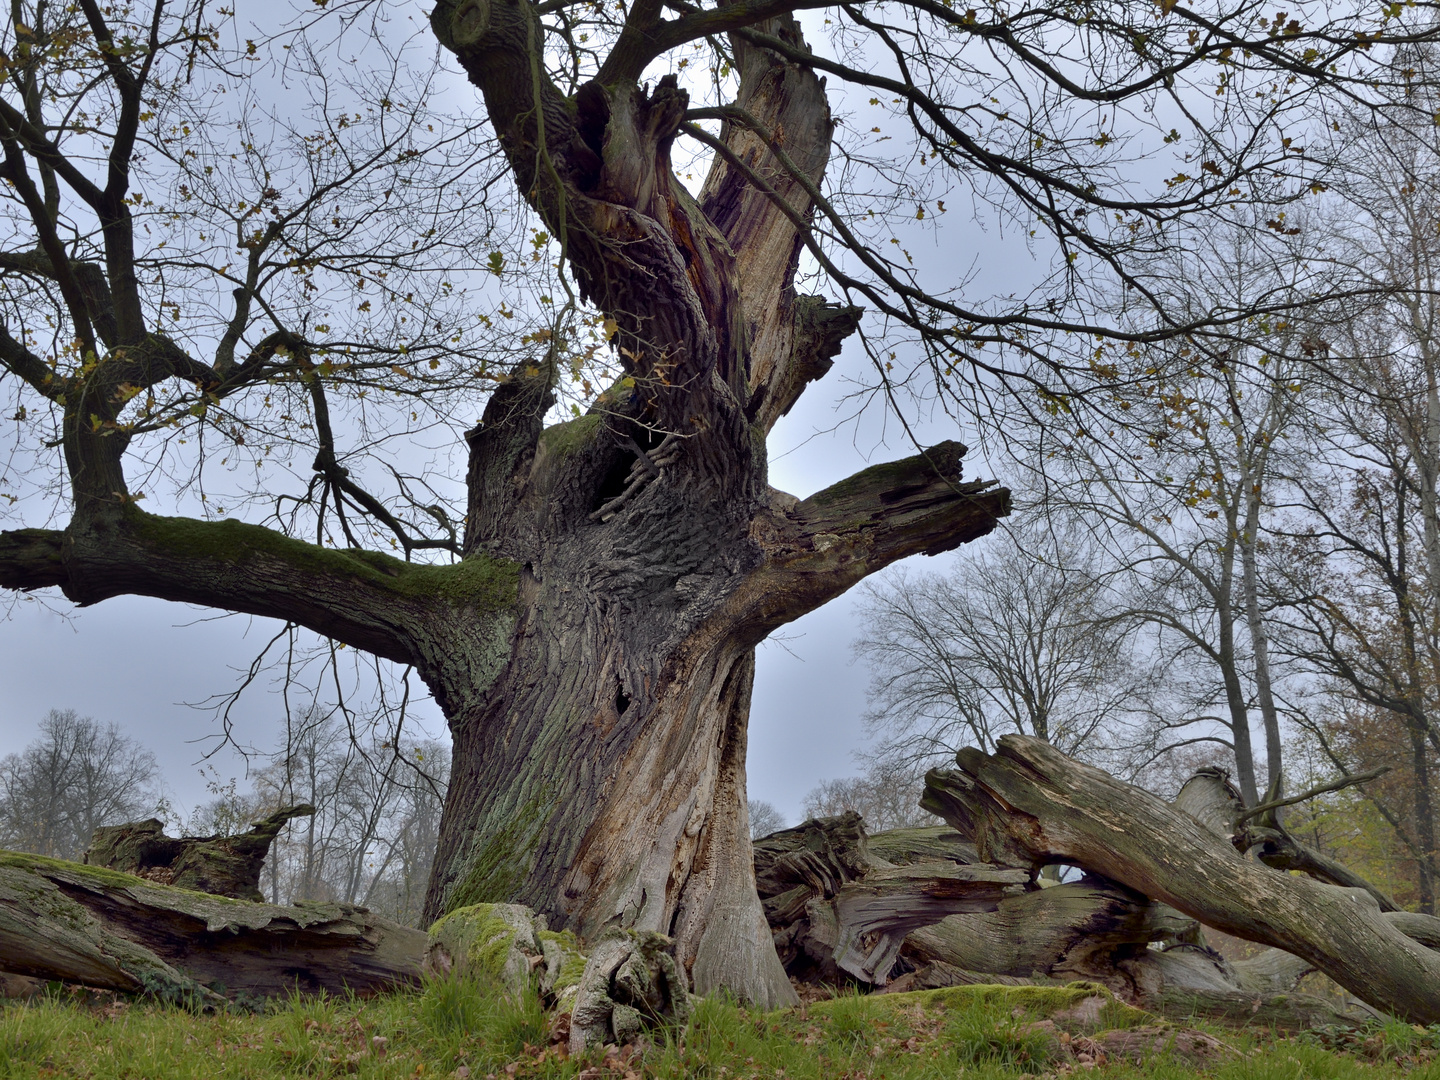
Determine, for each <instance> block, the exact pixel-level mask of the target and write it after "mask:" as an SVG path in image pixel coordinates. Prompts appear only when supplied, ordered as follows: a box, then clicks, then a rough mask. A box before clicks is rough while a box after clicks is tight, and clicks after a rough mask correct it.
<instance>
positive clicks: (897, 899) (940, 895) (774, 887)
mask: <svg viewBox="0 0 1440 1080" xmlns="http://www.w3.org/2000/svg"><path fill="white" fill-rule="evenodd" d="M914 831H915V832H924V830H914ZM892 845H893V842H892ZM918 846H919V847H920V848H921V851H922V852H924V855H925V857H923V858H917V859H907V860H906V861H904V862H902V863H901V864H900V865H896V864H895V863H892V862H890V861H889V860H888V859H884V858H881V857H880V856H879V855H878V854H877V853H876V852H875V850H873V849H872V848H871V846H870V843H869V837H868V836H867V835H866V833H865V827H864V823H863V822H862V820H861V818H860V815H859V814H856V813H854V812H853V811H852V812H850V813H847V814H843V815H841V816H840V817H835V818H826V819H822V820H811V821H807V822H805V823H804V824H803V825H799V826H797V827H796V828H793V829H784V830H782V831H780V832H778V833H773V834H771V835H770V836H767V837H765V838H764V839H762V840H758V841H756V842H755V877H756V884H757V888H758V890H759V893H760V899H761V906H762V908H763V909H764V911H765V917H766V919H767V921H768V922H769V923H770V926H771V928H772V931H773V932H774V935H775V942H776V948H777V950H778V951H779V954H780V959H781V962H782V963H783V964H784V965H785V968H786V971H787V972H788V973H791V974H800V975H804V974H806V973H807V969H808V970H810V971H816V972H818V973H819V974H820V976H821V977H822V978H825V979H834V978H835V977H836V974H837V973H838V972H840V971H843V972H846V973H848V974H850V975H852V976H854V977H855V978H858V979H860V980H861V981H863V982H867V983H873V984H875V985H877V986H883V985H884V984H885V983H886V982H887V981H888V980H889V978H890V973H891V971H892V969H893V968H894V966H895V961H896V959H897V958H898V957H899V954H900V949H901V946H902V944H903V943H904V940H905V935H906V934H907V933H909V932H910V931H911V930H913V929H915V928H916V927H919V926H927V925H929V924H931V923H934V922H937V921H939V920H940V919H943V918H944V917H945V916H946V915H950V914H954V913H957V912H974V911H993V910H994V909H995V908H996V907H997V906H998V905H999V903H1000V901H1002V900H1004V899H1005V898H1006V897H1009V896H1015V895H1018V894H1019V893H1021V892H1022V891H1024V889H1025V888H1026V886H1027V885H1028V884H1029V881H1030V875H1029V874H1028V873H1027V872H1026V871H1024V870H1021V869H1018V868H1015V867H999V866H990V865H986V864H984V863H980V862H978V861H977V860H968V861H962V860H963V855H964V852H963V850H961V849H954V848H951V847H950V846H949V845H948V844H947V843H946V842H945V841H942V840H938V839H936V838H932V837H930V836H925V837H924V838H923V839H922V840H921V842H920V844H919V845H918ZM890 850H892V851H897V850H898V849H897V848H896V847H894V846H891V848H890ZM907 854H912V855H913V854H915V852H913V851H910V852H907ZM946 855H948V856H950V857H944V856H946Z"/></svg>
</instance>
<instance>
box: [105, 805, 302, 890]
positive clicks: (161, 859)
mask: <svg viewBox="0 0 1440 1080" xmlns="http://www.w3.org/2000/svg"><path fill="white" fill-rule="evenodd" d="M313 813H315V808H314V807H313V806H310V805H309V804H308V803H302V804H300V805H299V806H291V807H287V808H285V809H283V810H277V811H275V813H273V814H271V815H270V816H269V817H266V818H264V819H263V820H261V821H257V822H256V823H255V825H254V826H253V827H252V828H251V829H250V830H249V831H248V832H243V833H239V834H237V835H235V836H221V835H219V834H218V833H217V834H216V835H214V836H178V837H177V836H166V835H165V829H164V826H162V825H161V824H160V822H159V820H157V819H156V818H148V819H147V820H145V821H132V822H129V823H127V824H124V825H104V826H101V827H100V828H98V829H96V830H95V835H94V836H93V837H91V839H90V846H89V847H88V848H86V849H85V854H84V855H83V856H81V861H82V862H84V863H86V864H87V865H89V866H103V867H107V868H108V869H111V870H119V871H121V872H123V873H126V874H134V875H135V876H136V877H142V878H145V879H146V880H147V881H153V882H156V883H157V884H160V885H174V886H175V887H176V888H180V889H189V890H191V891H192V892H203V893H210V894H212V895H214V896H229V897H232V898H233V899H236V900H253V901H255V902H256V903H260V902H262V901H264V899H265V897H264V895H263V894H262V893H261V892H260V868H261V867H262V866H263V865H264V863H265V856H266V855H267V854H268V853H269V851H270V845H271V844H272V843H274V841H275V837H277V836H278V835H280V830H281V829H283V828H284V827H285V824H286V822H288V821H290V820H291V819H293V818H297V817H308V816H309V815H311V814H313Z"/></svg>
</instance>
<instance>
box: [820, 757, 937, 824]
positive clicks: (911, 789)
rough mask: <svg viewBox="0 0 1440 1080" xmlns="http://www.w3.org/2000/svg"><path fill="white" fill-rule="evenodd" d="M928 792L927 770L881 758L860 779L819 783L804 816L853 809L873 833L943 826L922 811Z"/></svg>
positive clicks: (837, 813)
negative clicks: (921, 806)
mask: <svg viewBox="0 0 1440 1080" xmlns="http://www.w3.org/2000/svg"><path fill="white" fill-rule="evenodd" d="M924 790H925V770H924V769H923V768H918V769H917V768H916V767H915V766H914V764H913V763H897V762H896V761H895V760H894V759H891V758H885V757H880V758H878V759H876V760H872V761H871V762H870V763H869V765H868V766H867V768H866V769H865V771H864V772H863V773H862V774H861V775H859V776H848V777H843V778H841V779H836V780H825V781H823V782H821V783H819V784H817V785H816V786H815V787H814V788H812V789H811V790H810V791H809V792H808V793H807V794H806V796H805V808H804V813H805V817H806V818H807V819H808V818H825V817H835V816H837V815H839V814H844V813H846V812H848V811H851V810H853V811H855V812H856V813H857V814H859V815H860V816H861V817H862V818H864V819H865V830H866V832H869V833H878V832H885V831H886V830H887V829H914V828H919V827H921V826H924V825H939V824H940V821H939V819H937V818H936V817H935V815H934V814H932V813H930V812H929V811H928V810H922V809H921V808H920V795H921V793H922V792H923V791H924Z"/></svg>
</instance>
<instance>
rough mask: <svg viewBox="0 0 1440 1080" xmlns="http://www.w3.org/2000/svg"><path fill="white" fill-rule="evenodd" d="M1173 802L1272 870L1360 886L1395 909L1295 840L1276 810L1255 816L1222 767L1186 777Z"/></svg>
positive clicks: (1388, 906)
mask: <svg viewBox="0 0 1440 1080" xmlns="http://www.w3.org/2000/svg"><path fill="white" fill-rule="evenodd" d="M1175 805H1176V806H1177V807H1178V808H1179V809H1181V810H1184V811H1185V812H1186V813H1187V814H1189V815H1190V816H1191V817H1194V818H1196V819H1197V820H1199V821H1200V822H1202V823H1203V824H1205V825H1206V826H1208V827H1209V828H1210V829H1211V830H1213V831H1214V832H1216V833H1218V834H1219V835H1220V836H1222V837H1224V838H1225V839H1227V840H1229V841H1230V842H1231V843H1232V844H1234V845H1235V848H1236V850H1238V851H1242V852H1244V851H1250V850H1251V849H1254V851H1255V854H1256V857H1257V858H1259V859H1260V861H1261V862H1263V863H1264V864H1265V865H1266V866H1273V867H1274V868H1275V869H1276V870H1298V871H1300V872H1301V873H1303V874H1307V875H1309V876H1310V877H1313V878H1315V879H1316V880H1317V881H1325V882H1329V883H1330V884H1331V885H1339V886H1340V887H1341V888H1346V889H1364V890H1365V891H1366V892H1368V893H1369V894H1370V895H1371V896H1373V897H1374V898H1375V902H1376V903H1377V904H1379V905H1380V910H1381V911H1398V910H1399V905H1398V904H1396V903H1395V901H1394V900H1392V899H1391V898H1390V897H1389V896H1388V895H1387V894H1386V893H1385V892H1384V891H1383V890H1382V889H1379V888H1377V887H1376V886H1375V885H1374V884H1372V883H1371V882H1369V881H1367V880H1365V878H1363V877H1361V876H1360V875H1359V874H1357V873H1355V872H1354V871H1353V870H1351V869H1350V868H1349V867H1348V866H1345V865H1344V864H1342V863H1340V862H1337V861H1336V860H1335V859H1332V858H1330V857H1329V856H1328V855H1326V854H1324V853H1323V852H1320V851H1317V850H1316V849H1315V848H1313V847H1311V846H1310V845H1308V844H1305V843H1303V842H1301V841H1300V840H1297V839H1296V838H1295V837H1294V836H1292V835H1291V834H1290V832H1289V831H1288V830H1287V829H1285V828H1284V826H1282V825H1281V824H1280V822H1279V820H1278V819H1277V817H1276V815H1275V813H1274V812H1273V811H1271V812H1270V813H1267V814H1264V815H1262V816H1260V817H1258V818H1252V817H1251V816H1250V815H1253V814H1254V813H1255V811H1254V810H1249V809H1247V808H1246V806H1245V802H1244V799H1243V798H1242V797H1241V795H1240V791H1239V789H1238V788H1236V787H1235V785H1234V784H1232V783H1231V782H1230V776H1229V774H1228V773H1227V772H1226V771H1225V770H1224V769H1219V768H1215V767H1214V766H1211V767H1207V768H1204V769H1199V770H1197V771H1196V773H1195V775H1194V776H1192V777H1191V778H1190V779H1189V780H1187V781H1186V782H1185V784H1184V786H1183V787H1182V788H1181V789H1180V793H1179V795H1177V796H1176V798H1175Z"/></svg>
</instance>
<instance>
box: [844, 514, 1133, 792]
mask: <svg viewBox="0 0 1440 1080" xmlns="http://www.w3.org/2000/svg"><path fill="white" fill-rule="evenodd" d="M863 596H864V599H863V600H862V602H861V612H862V616H861V617H862V618H863V619H864V620H865V623H866V629H865V635H864V636H863V637H861V638H860V639H859V640H858V641H857V642H856V643H855V650H856V654H857V656H860V657H862V658H864V660H865V661H866V662H867V664H868V665H869V667H870V671H871V682H870V696H869V702H870V711H869V712H868V713H867V715H866V720H867V723H868V724H869V725H870V728H871V730H872V731H876V732H880V733H882V734H883V736H884V738H883V740H882V742H881V743H880V745H879V746H878V747H877V753H878V754H879V755H881V756H883V757H885V758H888V759H891V760H893V761H894V762H895V763H896V764H897V765H908V766H910V767H911V768H912V769H914V768H916V767H918V769H919V772H917V773H916V776H917V777H918V776H920V775H922V774H923V772H924V770H925V769H926V768H928V767H931V766H936V765H943V764H945V763H948V761H950V760H953V758H954V756H955V752H956V751H957V750H959V749H960V748H961V747H963V746H978V747H981V748H982V749H986V750H990V749H992V748H993V747H994V745H995V740H996V739H998V738H999V737H1000V736H1001V735H1004V734H1006V733H1007V732H1011V731H1018V732H1020V733H1021V734H1025V735H1033V736H1035V737H1036V738H1039V739H1044V740H1045V741H1046V742H1049V743H1052V744H1053V745H1055V746H1056V747H1058V748H1059V749H1060V750H1062V751H1064V752H1065V753H1067V754H1071V755H1076V756H1079V757H1081V758H1086V759H1090V760H1102V759H1104V757H1105V756H1106V750H1107V748H1108V747H1109V746H1113V745H1114V744H1115V743H1116V742H1117V741H1123V738H1124V736H1123V730H1124V728H1125V727H1126V725H1127V723H1128V722H1129V720H1130V719H1131V717H1132V716H1133V715H1134V714H1135V712H1136V711H1137V709H1138V707H1139V706H1140V704H1141V702H1142V701H1143V700H1144V699H1146V698H1147V697H1148V696H1149V686H1148V683H1149V681H1150V680H1149V675H1148V673H1147V671H1146V670H1145V664H1144V663H1143V662H1142V661H1140V660H1138V659H1137V658H1136V657H1135V656H1134V655H1133V653H1132V651H1131V642H1130V640H1129V638H1130V634H1129V631H1128V628H1127V627H1126V625H1125V624H1124V621H1123V620H1122V619H1120V618H1117V617H1115V616H1114V614H1113V612H1112V610H1111V607H1112V605H1113V600H1112V598H1111V597H1109V596H1108V595H1107V589H1106V583H1105V581H1104V580H1103V579H1102V578H1101V577H1099V576H1097V564H1096V561H1095V559H1094V556H1093V553H1092V552H1091V551H1089V550H1088V542H1087V540H1086V538H1085V535H1084V533H1083V531H1081V529H1079V528H1075V529H1073V530H1072V531H1069V532H1067V533H1064V534H1057V533H1056V532H1055V531H1053V529H1051V528H1050V527H1049V526H1047V523H1046V522H1045V521H1044V520H1043V519H1032V521H1031V523H1030V524H1029V525H1020V526H1018V527H1016V528H1015V529H1013V530H1008V531H1007V532H1006V534H1005V536H1004V537H1003V538H997V540H995V541H992V543H991V544H990V546H989V547H987V548H986V549H985V550H983V551H979V552H976V553H974V554H969V553H967V554H965V555H961V556H959V557H958V558H957V560H956V564H955V567H954V569H953V570H951V571H950V572H949V573H948V574H945V575H943V576H942V575H937V574H926V575H906V574H896V575H891V576H889V577H888V578H885V579H882V580H881V581H880V582H879V583H877V584H873V585H867V586H865V589H864V592H863ZM867 820H868V819H867Z"/></svg>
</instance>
